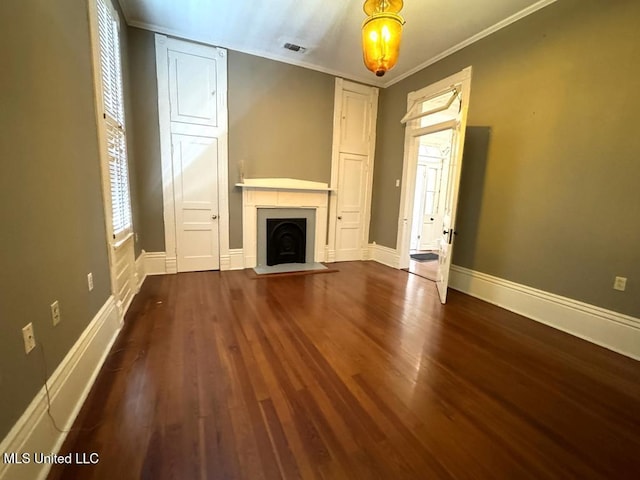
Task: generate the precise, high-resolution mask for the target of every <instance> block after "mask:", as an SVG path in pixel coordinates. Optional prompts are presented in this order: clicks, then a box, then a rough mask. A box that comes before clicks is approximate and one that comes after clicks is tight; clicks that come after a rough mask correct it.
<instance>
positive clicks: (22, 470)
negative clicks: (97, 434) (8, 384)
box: [0, 297, 121, 480]
mask: <svg viewBox="0 0 640 480" xmlns="http://www.w3.org/2000/svg"><path fill="white" fill-rule="evenodd" d="M120 325H121V323H120V318H119V314H118V309H117V308H116V305H115V302H114V299H113V297H109V299H108V300H107V302H106V303H105V304H104V306H103V307H102V308H101V309H100V311H99V312H98V313H97V314H96V316H95V317H94V318H93V320H92V321H91V323H89V325H88V326H87V328H86V329H85V330H84V332H83V333H82V334H81V335H80V338H78V340H77V341H76V343H75V344H74V346H73V347H72V348H71V350H69V353H67V355H66V356H65V357H64V359H63V360H62V362H61V363H60V365H58V368H56V370H55V371H54V372H53V375H51V377H50V378H49V381H48V385H49V392H50V395H51V413H52V415H53V417H54V418H55V419H56V421H57V423H58V426H59V427H60V428H61V429H62V430H69V429H70V428H71V426H72V425H73V422H74V421H75V418H76V416H77V415H78V412H79V411H80V408H81V407H82V404H83V403H84V401H85V399H86V397H87V395H88V394H89V390H90V389H91V386H92V385H93V382H94V381H95V378H96V376H97V375H98V372H99V371H100V367H102V364H103V362H104V360H105V358H106V356H107V354H108V352H109V350H110V349H111V345H112V344H113V342H114V341H115V339H116V337H117V335H118V332H119V331H120ZM33 353H34V354H36V355H38V354H39V353H38V352H33ZM65 438H66V434H64V433H60V432H58V431H57V430H55V429H54V428H53V425H52V424H51V420H50V419H49V417H48V415H47V398H46V392H45V389H44V386H43V387H42V389H41V390H40V391H39V392H38V394H37V395H36V396H35V398H34V399H33V401H32V402H31V404H30V405H29V406H28V407H27V409H26V410H25V412H24V414H23V415H22V416H21V417H20V418H19V419H18V421H17V422H16V424H15V425H14V426H13V428H12V429H11V430H10V431H9V433H8V434H7V436H6V437H5V438H4V440H2V442H1V443H0V454H4V453H13V452H16V453H18V454H21V453H28V454H30V455H31V456H32V455H33V454H34V452H37V453H44V454H50V453H57V452H58V451H59V450H60V447H61V446H62V443H63V442H64V439H65ZM50 467H51V464H36V463H33V462H32V463H29V464H5V463H4V462H3V461H0V480H23V479H24V480H33V479H44V478H46V476H47V474H48V473H49V469H50Z"/></svg>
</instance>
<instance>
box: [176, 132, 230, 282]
mask: <svg viewBox="0 0 640 480" xmlns="http://www.w3.org/2000/svg"><path fill="white" fill-rule="evenodd" d="M171 140H172V150H173V155H172V157H173V174H174V182H173V185H174V195H175V210H176V240H177V242H176V244H177V246H178V248H177V254H178V255H177V262H178V271H179V272H192V271H197V270H218V269H219V268H220V259H219V240H218V238H219V230H218V141H217V139H215V138H210V137H198V136H193V135H176V134H174V135H172V136H171Z"/></svg>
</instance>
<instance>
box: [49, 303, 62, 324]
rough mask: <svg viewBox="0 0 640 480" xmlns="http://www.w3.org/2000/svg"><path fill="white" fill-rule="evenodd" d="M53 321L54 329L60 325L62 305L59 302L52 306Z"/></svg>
mask: <svg viewBox="0 0 640 480" xmlns="http://www.w3.org/2000/svg"><path fill="white" fill-rule="evenodd" d="M51 320H53V326H54V327H55V326H56V325H58V324H59V323H60V304H59V303H58V300H56V301H55V302H53V303H52V304H51Z"/></svg>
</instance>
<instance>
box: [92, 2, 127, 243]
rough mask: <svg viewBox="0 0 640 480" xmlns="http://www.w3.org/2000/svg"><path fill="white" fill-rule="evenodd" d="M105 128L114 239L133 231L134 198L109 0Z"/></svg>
mask: <svg viewBox="0 0 640 480" xmlns="http://www.w3.org/2000/svg"><path fill="white" fill-rule="evenodd" d="M96 5H97V14H98V35H99V46H100V72H101V85H102V107H103V118H104V122H105V124H104V130H105V134H106V144H107V161H108V162H109V168H108V170H109V191H110V194H111V215H112V216H111V222H112V226H113V238H114V239H115V240H116V241H117V240H120V239H122V238H123V237H124V236H126V235H127V234H129V233H130V232H131V197H130V196H129V168H128V164H127V142H126V129H125V122H124V99H123V94H122V64H121V62H120V37H119V35H118V16H117V14H116V12H115V11H114V9H113V7H112V6H111V4H110V3H109V1H108V0H97V1H96Z"/></svg>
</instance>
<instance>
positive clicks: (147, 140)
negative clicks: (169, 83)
mask: <svg viewBox="0 0 640 480" xmlns="http://www.w3.org/2000/svg"><path fill="white" fill-rule="evenodd" d="M127 33H128V35H127V36H128V47H129V48H128V57H129V58H128V62H127V68H128V71H129V75H130V80H131V90H132V92H133V94H132V95H131V108H130V109H129V116H128V118H130V119H131V121H130V122H129V124H130V125H131V126H132V127H133V128H132V130H133V135H130V138H129V143H128V145H129V155H130V157H131V156H133V158H132V161H131V162H130V169H131V185H132V192H131V194H132V196H133V195H134V193H135V195H136V200H137V201H136V202H135V203H136V204H137V209H138V210H139V212H137V211H136V210H135V209H134V212H133V213H134V222H135V227H136V233H137V234H138V241H139V244H140V246H141V248H143V249H144V250H146V251H147V252H164V250H165V247H164V219H163V216H162V209H163V207H162V165H161V162H160V130H159V126H158V81H157V78H156V56H155V55H156V54H155V40H154V36H153V33H151V32H148V31H146V30H140V29H138V28H133V27H129V28H127ZM134 190H135V192H134Z"/></svg>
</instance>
